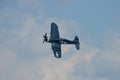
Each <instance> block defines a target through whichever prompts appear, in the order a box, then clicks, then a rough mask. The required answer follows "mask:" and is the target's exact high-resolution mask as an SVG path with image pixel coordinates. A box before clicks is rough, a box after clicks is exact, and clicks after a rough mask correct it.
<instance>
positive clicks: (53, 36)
mask: <svg viewBox="0 0 120 80" xmlns="http://www.w3.org/2000/svg"><path fill="white" fill-rule="evenodd" d="M50 38H51V39H59V38H60V36H59V30H58V26H57V24H55V23H51V32H50Z"/></svg>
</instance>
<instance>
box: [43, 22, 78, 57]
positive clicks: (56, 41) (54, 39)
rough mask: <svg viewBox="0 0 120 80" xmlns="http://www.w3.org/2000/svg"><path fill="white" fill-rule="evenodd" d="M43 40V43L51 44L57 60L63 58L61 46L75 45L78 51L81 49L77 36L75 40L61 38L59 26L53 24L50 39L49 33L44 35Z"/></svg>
mask: <svg viewBox="0 0 120 80" xmlns="http://www.w3.org/2000/svg"><path fill="white" fill-rule="evenodd" d="M43 38H44V39H43V43H44V42H48V43H51V47H52V50H53V53H54V56H55V57H56V58H61V44H75V47H76V49H77V50H79V49H80V47H79V44H80V43H79V38H78V37H77V36H75V38H74V40H68V39H63V38H60V35H59V30H58V26H57V24H55V23H51V32H50V37H49V39H48V37H47V33H45V35H43Z"/></svg>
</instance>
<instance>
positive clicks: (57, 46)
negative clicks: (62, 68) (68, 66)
mask: <svg viewBox="0 0 120 80" xmlns="http://www.w3.org/2000/svg"><path fill="white" fill-rule="evenodd" d="M52 50H53V53H54V56H55V57H56V58H61V44H58V43H52Z"/></svg>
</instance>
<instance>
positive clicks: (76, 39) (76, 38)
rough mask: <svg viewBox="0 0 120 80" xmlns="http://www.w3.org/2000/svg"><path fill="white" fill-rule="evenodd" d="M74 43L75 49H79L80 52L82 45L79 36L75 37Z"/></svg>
mask: <svg viewBox="0 0 120 80" xmlns="http://www.w3.org/2000/svg"><path fill="white" fill-rule="evenodd" d="M74 42H75V47H76V49H77V50H80V43H79V38H78V36H75V39H74Z"/></svg>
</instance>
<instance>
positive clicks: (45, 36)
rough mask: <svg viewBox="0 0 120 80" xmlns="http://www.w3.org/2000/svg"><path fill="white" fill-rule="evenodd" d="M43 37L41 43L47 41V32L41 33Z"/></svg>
mask: <svg viewBox="0 0 120 80" xmlns="http://www.w3.org/2000/svg"><path fill="white" fill-rule="evenodd" d="M43 38H44V39H43V44H44V42H45V41H47V39H48V37H47V33H45V34H44V35H43Z"/></svg>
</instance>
